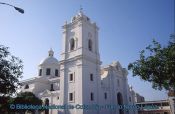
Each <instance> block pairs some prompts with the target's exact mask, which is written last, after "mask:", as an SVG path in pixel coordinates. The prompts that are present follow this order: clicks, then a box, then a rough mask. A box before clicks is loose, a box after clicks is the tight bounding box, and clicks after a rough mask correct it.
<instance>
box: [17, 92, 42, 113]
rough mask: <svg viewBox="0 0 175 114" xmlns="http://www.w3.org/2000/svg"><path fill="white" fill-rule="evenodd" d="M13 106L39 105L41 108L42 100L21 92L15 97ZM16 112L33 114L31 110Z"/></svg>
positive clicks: (31, 94)
mask: <svg viewBox="0 0 175 114" xmlns="http://www.w3.org/2000/svg"><path fill="white" fill-rule="evenodd" d="M14 104H23V105H39V106H42V100H41V99H39V98H38V97H36V96H35V95H34V94H33V93H32V92H22V93H19V94H18V95H17V97H16V98H15V99H14ZM16 111H17V112H27V111H28V112H32V113H34V112H35V110H33V109H23V110H22V109H19V110H16Z"/></svg>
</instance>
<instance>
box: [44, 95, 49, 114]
mask: <svg viewBox="0 0 175 114" xmlns="http://www.w3.org/2000/svg"><path fill="white" fill-rule="evenodd" d="M45 105H47V106H49V99H48V98H47V99H45ZM45 114H49V109H45Z"/></svg>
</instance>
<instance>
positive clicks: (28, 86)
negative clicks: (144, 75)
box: [21, 11, 144, 114]
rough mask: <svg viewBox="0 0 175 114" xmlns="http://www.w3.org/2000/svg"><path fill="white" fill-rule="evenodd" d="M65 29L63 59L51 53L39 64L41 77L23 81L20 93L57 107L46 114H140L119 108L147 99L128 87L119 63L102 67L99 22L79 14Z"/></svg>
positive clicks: (45, 113) (124, 73) (125, 75)
mask: <svg viewBox="0 0 175 114" xmlns="http://www.w3.org/2000/svg"><path fill="white" fill-rule="evenodd" d="M62 29H63V33H62V53H61V59H60V60H59V61H58V60H57V59H56V58H55V57H54V52H53V50H52V49H51V50H49V52H48V57H46V58H45V59H44V60H42V61H41V62H40V64H39V65H38V76H36V77H34V78H31V79H27V80H23V81H22V82H21V83H22V85H23V86H22V88H21V91H22V92H26V91H30V92H33V93H34V94H35V95H36V96H38V97H39V98H41V99H42V100H43V102H44V103H45V104H46V105H49V106H53V107H54V106H55V108H49V109H48V110H45V111H44V112H42V113H44V114H137V110H136V109H133V108H129V110H123V108H122V107H119V106H123V105H128V106H129V105H135V103H136V102H139V101H137V100H138V98H140V99H141V100H144V98H143V97H141V96H139V95H138V94H136V93H135V92H134V90H133V89H132V87H129V85H128V80H127V75H128V72H127V70H126V69H125V68H123V67H122V66H121V64H120V63H119V62H112V63H111V64H109V65H106V66H101V63H102V62H101V61H100V54H99V39H98V30H99V28H98V27H97V25H96V23H92V22H91V20H90V18H89V17H87V16H86V15H85V14H84V13H83V12H82V11H80V12H79V13H78V14H76V15H75V16H74V17H73V18H72V20H71V22H69V23H67V22H66V23H65V24H64V25H63V26H62ZM142 98H143V99H142Z"/></svg>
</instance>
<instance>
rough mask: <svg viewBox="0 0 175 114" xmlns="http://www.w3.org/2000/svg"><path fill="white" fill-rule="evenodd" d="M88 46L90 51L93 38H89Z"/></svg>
mask: <svg viewBox="0 0 175 114" xmlns="http://www.w3.org/2000/svg"><path fill="white" fill-rule="evenodd" d="M88 48H89V51H92V40H91V39H89V40H88Z"/></svg>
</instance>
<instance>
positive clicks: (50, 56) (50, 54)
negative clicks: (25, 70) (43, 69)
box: [40, 49, 58, 65]
mask: <svg viewBox="0 0 175 114" xmlns="http://www.w3.org/2000/svg"><path fill="white" fill-rule="evenodd" d="M53 55H54V52H53V50H52V49H50V50H49V52H48V57H47V58H45V59H43V60H42V61H41V62H40V65H44V64H46V65H49V64H58V60H57V59H56V58H55V57H54V56H53Z"/></svg>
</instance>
